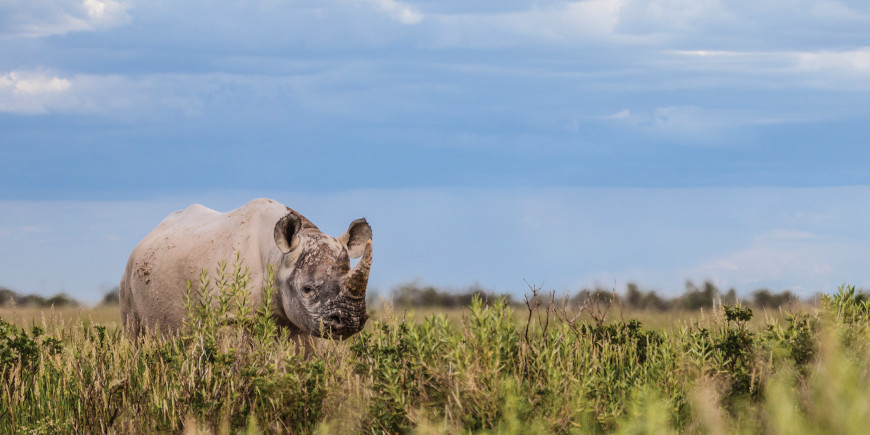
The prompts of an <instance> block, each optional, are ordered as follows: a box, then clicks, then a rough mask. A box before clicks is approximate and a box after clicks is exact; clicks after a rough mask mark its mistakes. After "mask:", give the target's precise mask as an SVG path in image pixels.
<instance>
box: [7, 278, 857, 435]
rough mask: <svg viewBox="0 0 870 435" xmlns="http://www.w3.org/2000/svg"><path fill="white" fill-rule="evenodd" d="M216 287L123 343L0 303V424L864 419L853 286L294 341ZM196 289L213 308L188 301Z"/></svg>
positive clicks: (638, 423)
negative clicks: (813, 305) (796, 302)
mask: <svg viewBox="0 0 870 435" xmlns="http://www.w3.org/2000/svg"><path fill="white" fill-rule="evenodd" d="M231 276H232V275H231ZM236 276H238V274H236ZM219 281H220V282H223V281H222V280H219ZM227 282H228V284H226V285H223V286H221V287H220V288H209V287H206V288H200V289H199V292H198V294H195V293H196V292H191V298H190V301H189V302H188V315H189V317H188V321H187V322H186V324H185V325H186V326H185V329H184V331H183V333H181V334H180V335H179V336H177V337H171V338H167V337H162V336H160V335H148V336H146V337H144V338H143V339H141V340H139V341H136V342H133V341H131V340H130V339H129V338H128V337H126V336H125V335H124V334H123V333H122V332H121V331H120V329H119V328H117V322H118V318H117V312H114V311H113V309H110V308H106V307H99V308H97V309H94V311H89V310H86V309H83V310H58V311H55V312H54V313H53V314H52V313H50V312H49V313H45V314H43V313H37V312H36V311H28V310H18V311H15V312H0V318H2V319H4V321H2V322H0V378H2V380H0V382H2V384H3V385H4V389H3V391H2V393H0V433H57V432H77V433H78V432H85V433H89V432H90V433H93V432H103V433H106V432H108V433H165V432H181V431H186V432H191V433H239V432H245V433H262V432H269V433H459V432H473V433H611V432H612V433H672V432H680V433H685V432H688V433H863V432H864V429H865V428H866V427H867V426H868V424H870V370H868V369H870V364H868V362H867V361H870V358H868V356H870V355H868V352H870V326H868V325H870V305H868V304H867V303H866V302H864V301H860V300H858V299H857V298H855V293H854V288H851V287H846V286H844V287H842V288H840V289H839V290H838V292H837V293H834V294H832V295H829V296H826V297H823V298H822V300H821V302H820V306H819V307H818V308H817V309H813V310H802V311H800V312H796V313H788V312H785V311H777V312H772V313H768V315H761V316H760V315H758V313H752V312H751V310H749V309H747V308H745V307H739V306H720V307H717V308H716V309H714V310H710V311H708V312H706V313H704V314H703V315H701V314H691V313H684V312H677V313H672V314H675V317H674V318H663V317H661V315H653V314H651V313H644V312H628V313H627V312H625V311H623V313H622V315H618V314H615V311H614V310H615V308H614V307H610V310H609V311H606V310H605V309H604V308H603V307H601V306H599V305H594V304H589V305H584V306H581V307H576V306H574V307H558V306H547V304H543V303H541V304H538V303H536V302H540V301H539V300H536V299H535V296H534V295H533V296H532V301H531V302H532V303H530V308H529V309H526V310H518V309H517V308H515V307H511V306H508V305H506V304H501V303H495V304H493V305H485V304H483V303H482V302H481V301H480V300H479V299H476V300H474V301H473V302H472V304H471V305H470V306H469V307H467V308H464V309H462V310H458V311H454V312H451V313H448V315H445V314H443V313H437V312H425V313H416V314H415V315H413V316H409V315H406V314H405V312H404V311H403V310H384V311H382V312H380V313H378V315H377V316H376V317H375V318H374V319H373V320H372V321H370V323H369V325H367V327H366V329H365V330H364V331H362V332H361V333H360V334H358V335H356V336H354V337H352V338H351V339H349V340H347V341H343V342H339V341H328V340H323V341H319V342H318V343H317V344H316V345H315V346H313V347H311V348H310V349H309V350H307V351H304V350H303V349H302V347H300V346H297V343H295V342H294V341H292V340H290V339H288V337H286V336H284V335H283V333H282V332H281V331H280V330H278V329H277V328H276V327H275V325H274V323H272V322H271V321H270V320H269V318H268V316H266V315H265V313H266V312H268V311H267V310H268V307H267V308H266V310H265V311H264V310H251V309H247V308H245V305H244V304H243V303H240V301H244V300H245V298H246V297H247V296H246V289H245V286H244V285H243V284H242V282H244V280H234V279H232V278H231V279H229V280H227ZM194 296H196V297H194ZM209 298H211V299H212V300H216V301H220V303H217V304H215V305H213V306H206V305H204V304H201V303H199V302H198V301H201V300H208V299H209ZM267 300H269V299H268V298H267ZM115 309H116V308H115ZM605 314H606V315H607V317H605ZM656 316H659V317H656ZM638 318H639V319H640V320H638ZM43 319H44V320H43ZM98 319H99V320H98ZM230 320H231V321H230ZM650 325H655V326H650Z"/></svg>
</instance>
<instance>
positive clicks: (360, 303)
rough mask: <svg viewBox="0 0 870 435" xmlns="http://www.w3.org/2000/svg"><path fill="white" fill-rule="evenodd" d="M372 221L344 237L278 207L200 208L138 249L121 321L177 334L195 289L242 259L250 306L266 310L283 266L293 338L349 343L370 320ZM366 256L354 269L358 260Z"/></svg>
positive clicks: (138, 330) (136, 328)
mask: <svg viewBox="0 0 870 435" xmlns="http://www.w3.org/2000/svg"><path fill="white" fill-rule="evenodd" d="M371 239H372V230H371V227H370V226H369V224H368V223H367V222H366V220H365V219H357V220H355V221H353V222H351V224H350V226H349V227H348V229H347V231H346V232H345V233H344V234H342V235H341V236H339V237H338V238H334V237H331V236H328V235H326V234H324V233H322V232H321V231H320V230H319V229H318V228H317V227H316V226H315V225H314V224H313V223H311V221H309V220H308V219H306V218H305V217H304V216H302V215H301V214H299V213H297V212H296V211H294V210H292V209H290V208H289V207H287V206H284V205H282V204H280V203H278V202H276V201H273V200H271V199H255V200H253V201H251V202H249V203H247V204H245V205H244V206H242V207H240V208H238V209H236V210H233V211H230V212H227V213H220V212H217V211H215V210H212V209H210V208H207V207H204V206H202V205H199V204H194V205H191V206H190V207H188V208H186V209H184V210H179V211H176V212H174V213H172V214H170V215H169V216H168V217H167V218H166V219H164V220H163V222H161V223H160V225H158V226H157V228H155V229H154V230H153V231H151V233H149V234H148V235H147V236H145V238H144V239H143V240H142V241H141V242H140V243H139V245H138V246H136V248H135V249H133V253H132V254H130V258H129V260H128V261H127V267H126V269H125V271H124V276H123V277H122V278H121V318H122V320H123V321H124V325H125V328H126V330H127V332H128V333H129V334H130V335H131V336H134V337H136V336H139V335H142V334H143V333H144V332H145V331H146V330H155V329H159V330H160V331H161V332H163V333H175V332H177V331H178V330H179V329H180V328H181V326H182V324H183V321H184V319H185V316H186V315H187V310H186V308H185V306H184V300H185V290H186V288H187V283H188V282H191V283H192V285H193V286H194V289H196V288H197V287H198V285H199V277H200V274H201V273H202V271H203V270H206V271H208V272H209V273H210V277H211V279H212V282H214V278H215V277H214V270H215V269H216V267H217V265H218V263H219V262H221V261H226V262H228V263H231V262H232V260H233V259H234V258H235V256H236V253H240V254H241V261H242V269H243V270H244V268H245V267H247V268H248V270H249V273H250V280H249V281H248V283H249V284H248V287H249V289H250V291H251V297H250V301H251V302H250V303H251V304H252V306H253V307H254V308H256V307H259V306H261V305H262V301H263V295H264V293H265V291H264V289H265V278H266V276H267V270H268V269H267V268H268V265H270V264H271V265H274V277H275V283H274V284H275V288H276V289H277V290H278V291H277V294H276V296H275V298H276V301H275V307H276V308H275V312H274V314H273V318H274V319H275V320H276V322H277V323H278V324H279V325H281V326H283V327H286V328H290V329H291V333H293V334H294V335H298V334H309V335H312V336H315V337H322V336H329V337H334V338H341V339H344V338H347V337H350V336H351V335H353V334H355V333H357V332H359V331H360V330H361V329H362V328H363V326H364V324H365V322H366V319H368V315H367V314H366V302H365V290H366V285H367V284H368V276H369V270H370V268H371V262H372V240H371ZM359 257H363V258H362V259H361V260H360V261H359V262H358V263H357V265H356V267H354V269H353V270H351V268H350V259H351V258H359Z"/></svg>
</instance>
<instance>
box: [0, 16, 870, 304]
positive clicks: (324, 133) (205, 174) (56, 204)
mask: <svg viewBox="0 0 870 435" xmlns="http://www.w3.org/2000/svg"><path fill="white" fill-rule="evenodd" d="M0 53H2V56H0V164H2V171H0V207H2V208H0V211H2V213H0V215H2V216H0V285H5V286H9V287H12V288H15V289H16V290H19V291H23V292H30V291H33V292H40V293H45V294H50V293H54V292H56V291H67V292H69V293H71V294H73V295H76V296H79V297H81V298H83V299H88V300H95V299H98V298H99V294H100V292H101V291H103V290H104V289H105V288H107V287H110V286H111V285H114V282H115V281H117V279H118V277H119V276H120V273H121V268H122V267H123V264H124V262H125V261H126V256H127V254H128V253H129V251H130V250H132V248H133V247H134V246H135V244H136V243H137V242H138V240H140V239H141V238H142V237H143V236H144V235H145V234H147V232H148V231H150V229H151V228H153V227H154V226H156V224H157V223H159V221H160V220H161V219H162V217H164V216H165V215H167V214H169V213H170V212H172V211H174V210H176V209H178V208H182V207H184V206H186V205H188V204H190V203H193V202H198V203H202V204H204V205H206V206H210V207H212V208H216V209H219V210H230V209H232V208H235V207H237V206H239V205H241V204H243V203H244V202H245V201H247V200H248V199H250V198H253V197H260V196H271V197H275V198H276V199H278V200H280V201H282V202H284V203H286V204H287V205H289V206H291V207H294V208H296V209H298V210H299V211H301V212H302V213H303V214H306V215H307V216H309V217H310V218H312V219H313V220H314V221H315V222H316V223H318V224H320V225H321V227H323V229H325V230H327V231H329V232H332V233H334V234H337V233H339V232H341V231H342V230H343V229H344V227H345V226H346V225H347V222H349V221H350V220H352V219H353V218H356V217H358V216H366V217H368V218H369V220H370V222H372V226H373V228H374V230H375V239H376V240H375V242H376V246H377V254H376V255H377V256H378V258H377V259H376V265H375V267H374V271H373V275H372V286H373V287H376V288H379V289H381V290H382V291H385V290H387V289H389V288H390V287H391V286H394V285H396V284H398V283H400V282H403V281H407V280H411V279H416V278H419V279H420V280H421V281H422V282H424V283H433V284H437V285H443V286H452V287H454V288H461V287H464V286H466V285H469V284H472V283H475V282H476V283H478V284H480V285H482V286H484V287H485V288H491V289H494V290H496V291H512V292H521V291H522V290H523V287H524V286H525V284H524V282H523V279H526V280H528V281H529V282H532V283H544V284H545V286H546V287H548V288H553V289H555V290H559V291H567V290H575V289H577V288H580V287H583V286H587V285H594V284H602V285H606V286H612V285H617V286H618V287H619V286H621V285H623V284H624V283H625V282H628V281H637V282H639V283H640V284H641V285H642V286H644V287H647V288H654V289H657V290H659V291H662V292H665V293H678V292H680V291H681V289H682V282H683V281H684V280H686V279H693V280H696V281H700V280H704V279H713V280H716V281H717V282H718V283H719V284H720V285H723V286H736V287H737V288H738V291H742V292H749V291H751V290H753V289H755V288H758V287H761V286H768V287H771V288H773V289H777V290H778V289H784V288H789V289H793V290H796V291H798V292H801V293H803V294H811V293H813V292H816V291H824V290H829V289H830V288H831V287H832V286H836V285H837V284H838V283H839V282H842V281H849V282H853V283H855V284H858V285H866V284H870V272H868V271H867V270H868V269H867V268H866V267H864V265H863V264H861V263H860V262H858V261H857V260H856V258H858V257H860V256H863V258H867V254H868V252H867V251H870V243H868V242H867V241H866V240H865V236H864V234H866V231H865V230H866V229H867V228H866V226H867V225H865V224H864V223H863V222H862V219H860V216H861V215H866V214H867V212H868V210H867V207H866V206H865V205H864V204H865V203H866V198H867V193H868V190H867V189H866V188H865V187H864V186H868V185H870V176H868V171H867V169H866V166H867V165H866V162H868V161H870V146H868V143H867V142H868V138H870V122H868V121H870V103H868V101H870V98H868V97H870V4H868V3H866V2H863V1H836V0H792V1H783V0H759V1H755V2H752V3H751V4H749V3H747V2H743V1H727V0H718V1H714V0H648V1H640V0H585V1H576V2H564V1H536V2H529V1H518V0H517V1H504V0H502V1H479V2H461V1H437V2H411V1H407V2H402V1H395V0H320V1H278V0H262V1H249V2H235V1H232V2H230V1H224V0H211V1H137V0H130V1H121V0H83V1H82V0H0ZM411 245H413V246H411Z"/></svg>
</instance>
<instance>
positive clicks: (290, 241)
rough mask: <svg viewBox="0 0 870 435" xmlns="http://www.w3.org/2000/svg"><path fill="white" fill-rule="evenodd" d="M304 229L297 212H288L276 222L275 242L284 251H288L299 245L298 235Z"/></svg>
mask: <svg viewBox="0 0 870 435" xmlns="http://www.w3.org/2000/svg"><path fill="white" fill-rule="evenodd" d="M300 229H302V220H301V219H299V216H297V215H296V214H295V213H287V215H286V216H284V217H282V218H281V219H279V220H278V223H276V224H275V244H276V245H278V249H280V250H281V252H283V253H285V254H286V253H288V252H290V251H292V250H294V249H296V247H297V246H299V238H298V237H296V235H297V234H298V233H299V230H300Z"/></svg>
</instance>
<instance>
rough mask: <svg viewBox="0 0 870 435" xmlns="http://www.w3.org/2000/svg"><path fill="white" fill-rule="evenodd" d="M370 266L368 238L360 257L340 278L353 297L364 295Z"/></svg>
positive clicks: (369, 241) (369, 243)
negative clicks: (354, 265)
mask: <svg viewBox="0 0 870 435" xmlns="http://www.w3.org/2000/svg"><path fill="white" fill-rule="evenodd" d="M371 267H372V241H371V239H369V240H368V241H367V242H366V244H365V249H364V251H363V254H362V259H360V261H359V263H357V264H356V267H354V268H353V270H351V271H350V272H348V273H347V275H345V277H344V280H342V284H343V287H344V288H345V289H346V290H347V292H348V293H349V294H350V295H351V296H354V297H357V298H362V297H365V295H366V286H368V283H369V271H370V270H371Z"/></svg>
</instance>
